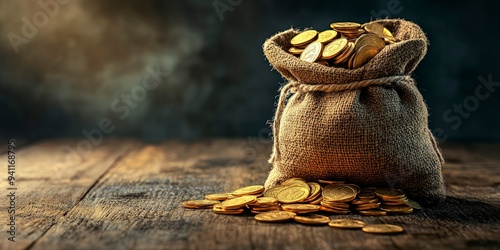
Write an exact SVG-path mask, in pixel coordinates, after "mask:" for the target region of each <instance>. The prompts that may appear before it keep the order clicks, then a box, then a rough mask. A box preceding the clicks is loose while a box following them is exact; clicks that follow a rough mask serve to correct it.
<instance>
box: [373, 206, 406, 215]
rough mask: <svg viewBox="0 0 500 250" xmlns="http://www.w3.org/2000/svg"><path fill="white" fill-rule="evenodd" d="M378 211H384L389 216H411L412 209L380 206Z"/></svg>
mask: <svg viewBox="0 0 500 250" xmlns="http://www.w3.org/2000/svg"><path fill="white" fill-rule="evenodd" d="M380 210H383V211H386V212H388V213H390V214H411V213H413V208H412V207H410V206H381V207H380Z"/></svg>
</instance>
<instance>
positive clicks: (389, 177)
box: [264, 20, 445, 204]
mask: <svg viewBox="0 0 500 250" xmlns="http://www.w3.org/2000/svg"><path fill="white" fill-rule="evenodd" d="M375 22H378V23H381V24H382V25H384V26H385V27H387V28H388V29H389V30H390V31H391V32H392V33H393V35H394V36H395V37H396V38H397V39H399V40H400V42H398V43H396V44H392V45H388V46H386V47H385V48H384V49H383V50H382V51H381V52H379V53H378V54H377V55H376V56H375V57H374V58H372V59H371V60H370V61H369V62H368V63H366V64H365V65H364V66H362V67H360V68H358V69H354V70H348V69H343V68H335V67H325V66H323V65H320V64H317V63H308V62H304V61H301V60H300V59H299V58H297V57H295V56H293V55H291V54H289V53H288V52H287V50H288V49H289V48H290V45H289V42H290V39H291V38H292V37H293V36H295V35H296V34H298V33H299V31H297V30H293V29H290V30H287V31H285V32H282V33H279V34H277V35H275V36H273V37H271V38H270V39H268V40H267V41H266V42H265V44H264V53H265V55H266V57H267V59H268V60H269V62H270V63H271V64H272V66H273V67H274V68H275V69H276V70H278V71H279V72H280V73H281V75H282V76H283V77H284V78H286V80H287V81H288V83H287V84H286V85H285V86H283V88H282V89H281V95H280V100H279V103H278V107H277V110H276V115H275V118H274V125H273V133H274V148H273V154H272V156H271V159H270V163H272V164H273V168H272V170H271V172H270V173H269V177H268V178H267V181H266V184H265V186H266V188H270V187H272V186H275V185H277V184H280V183H281V182H282V181H284V180H286V179H288V178H290V177H302V178H304V179H306V180H309V181H312V180H318V179H333V180H345V181H347V182H350V183H356V184H358V185H363V186H376V187H391V188H400V189H402V190H403V191H405V192H406V194H407V195H408V196H409V197H410V198H413V199H416V200H417V201H420V202H421V203H423V204H435V203H437V202H439V201H441V200H443V199H444V198H445V188H444V184H443V177H442V174H441V164H442V163H443V162H444V161H443V158H442V156H441V153H440V151H439V148H438V146H437V144H436V141H435V139H434V137H433V135H432V134H431V132H430V131H429V129H428V127H427V116H428V113H427V107H426V105H425V103H424V100H423V98H422V95H421V94H420V92H419V91H418V89H417V87H416V86H415V82H414V80H413V79H412V78H411V77H410V74H411V73H412V72H413V71H414V69H415V68H416V67H417V64H418V63H419V62H420V60H422V58H423V57H424V55H425V54H426V52H427V42H428V41H427V38H426V36H425V34H424V32H423V31H422V30H421V29H420V27H419V26H417V25H416V24H414V23H412V22H408V21H405V20H378V21H375ZM289 94H291V96H289V97H287V96H288V95H289Z"/></svg>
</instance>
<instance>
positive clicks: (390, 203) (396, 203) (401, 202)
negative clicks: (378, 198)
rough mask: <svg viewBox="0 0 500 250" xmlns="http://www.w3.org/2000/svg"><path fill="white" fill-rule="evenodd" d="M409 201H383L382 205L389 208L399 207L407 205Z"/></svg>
mask: <svg viewBox="0 0 500 250" xmlns="http://www.w3.org/2000/svg"><path fill="white" fill-rule="evenodd" d="M407 202H408V200H406V199H401V200H383V201H382V204H384V205H388V206H397V205H406V203H407Z"/></svg>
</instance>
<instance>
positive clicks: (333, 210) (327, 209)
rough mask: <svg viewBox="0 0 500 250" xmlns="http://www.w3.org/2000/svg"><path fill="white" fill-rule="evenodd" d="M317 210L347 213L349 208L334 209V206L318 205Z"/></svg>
mask: <svg viewBox="0 0 500 250" xmlns="http://www.w3.org/2000/svg"><path fill="white" fill-rule="evenodd" d="M319 210H321V211H325V212H329V213H335V214H349V213H350V211H349V210H339V209H334V208H329V207H325V206H320V207H319Z"/></svg>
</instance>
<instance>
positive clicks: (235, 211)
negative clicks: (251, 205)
mask: <svg viewBox="0 0 500 250" xmlns="http://www.w3.org/2000/svg"><path fill="white" fill-rule="evenodd" d="M212 211H213V212H214V213H216V214H242V213H243V212H245V210H244V209H243V208H239V209H224V208H223V207H222V206H220V205H214V207H213V208H212Z"/></svg>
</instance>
